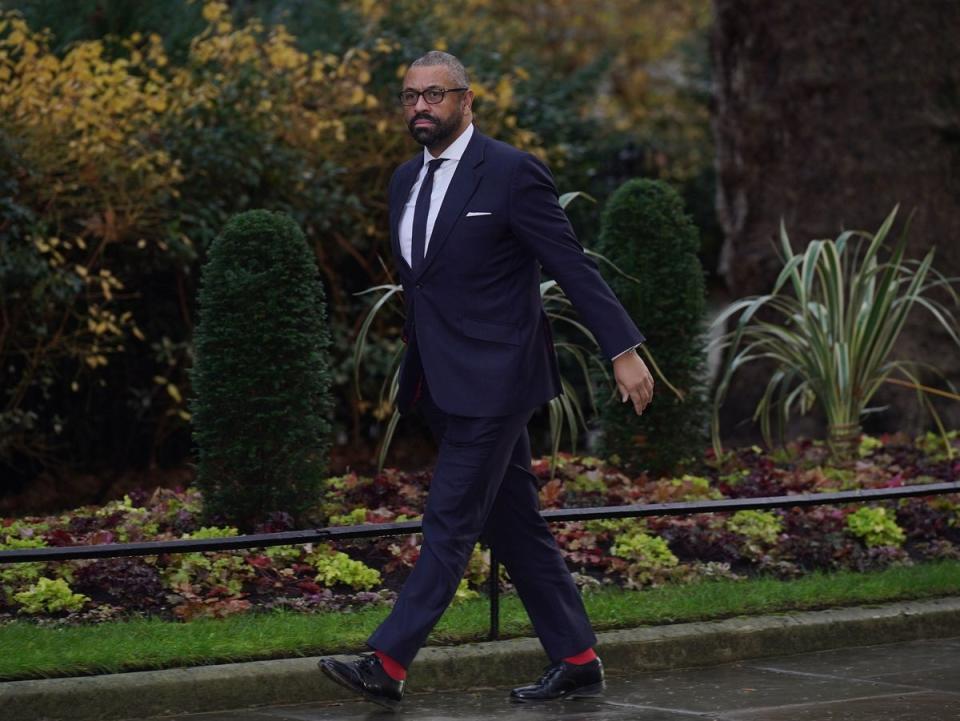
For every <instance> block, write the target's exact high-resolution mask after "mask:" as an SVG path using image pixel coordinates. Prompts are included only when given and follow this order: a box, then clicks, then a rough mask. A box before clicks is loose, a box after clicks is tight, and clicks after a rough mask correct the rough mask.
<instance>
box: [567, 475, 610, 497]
mask: <svg viewBox="0 0 960 721" xmlns="http://www.w3.org/2000/svg"><path fill="white" fill-rule="evenodd" d="M563 485H564V487H565V488H566V489H567V490H568V491H572V492H574V493H583V494H587V493H603V492H604V490H606V486H605V485H604V483H603V474H602V473H600V472H597V471H588V472H587V473H578V474H577V476H576V478H573V479H571V480H569V481H564V484H563Z"/></svg>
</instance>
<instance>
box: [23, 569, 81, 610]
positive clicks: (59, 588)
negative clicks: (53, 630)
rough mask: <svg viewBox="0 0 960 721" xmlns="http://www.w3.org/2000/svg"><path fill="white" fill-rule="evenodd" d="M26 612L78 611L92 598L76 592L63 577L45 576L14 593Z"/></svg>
mask: <svg viewBox="0 0 960 721" xmlns="http://www.w3.org/2000/svg"><path fill="white" fill-rule="evenodd" d="M13 597H14V599H16V601H17V603H19V604H21V606H22V607H23V611H24V612H26V613H50V612H54V611H76V610H79V609H81V608H83V605H84V604H85V603H86V602H87V601H89V600H90V598H89V597H88V596H84V595H83V594H82V593H74V592H73V591H72V590H70V586H69V584H67V582H66V581H64V580H63V579H62V578H57V579H50V578H46V577H43V578H41V579H40V580H39V581H37V582H36V583H35V584H33V585H32V586H30V588H28V589H27V590H26V591H21V592H20V593H16V594H14V596H13Z"/></svg>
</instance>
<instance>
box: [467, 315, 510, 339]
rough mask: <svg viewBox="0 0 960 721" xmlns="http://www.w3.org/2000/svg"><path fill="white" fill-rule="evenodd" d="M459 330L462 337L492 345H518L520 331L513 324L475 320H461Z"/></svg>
mask: <svg viewBox="0 0 960 721" xmlns="http://www.w3.org/2000/svg"><path fill="white" fill-rule="evenodd" d="M460 329H461V330H462V331H463V334H464V335H467V336H470V337H471V338H478V339H480V340H489V341H493V342H494V343H509V344H510V345H520V329H519V328H518V327H517V326H516V325H514V324H513V323H502V322H497V321H489V320H476V319H475V318H466V317H464V318H461V319H460Z"/></svg>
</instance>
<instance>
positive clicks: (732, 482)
mask: <svg viewBox="0 0 960 721" xmlns="http://www.w3.org/2000/svg"><path fill="white" fill-rule="evenodd" d="M749 475H750V471H749V470H748V469H746V468H743V469H741V470H739V471H734V472H733V473H727V474H724V475H722V476H718V480H719V481H720V482H721V483H725V484H726V485H728V486H730V488H736V487H737V486H738V485H739V484H740V483H741V482H742V481H743V479H744V478H746V477H747V476H749Z"/></svg>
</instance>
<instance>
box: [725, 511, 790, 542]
mask: <svg viewBox="0 0 960 721" xmlns="http://www.w3.org/2000/svg"><path fill="white" fill-rule="evenodd" d="M727 528H729V529H730V530H731V531H733V532H734V533H739V534H740V535H741V536H745V537H746V538H748V539H749V540H751V541H755V542H758V543H763V544H766V545H773V544H774V543H776V542H777V538H778V537H779V536H780V532H781V531H782V530H783V522H782V521H781V520H780V517H779V516H777V515H776V514H775V513H771V512H769V511H737V512H736V513H734V514H733V517H732V518H731V519H730V520H729V521H727Z"/></svg>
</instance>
